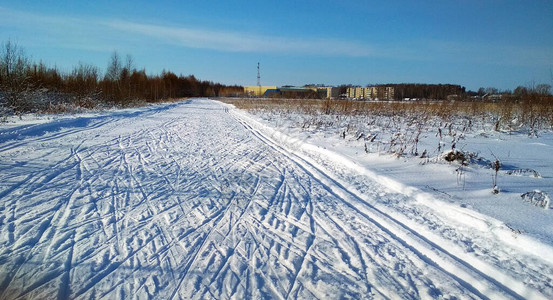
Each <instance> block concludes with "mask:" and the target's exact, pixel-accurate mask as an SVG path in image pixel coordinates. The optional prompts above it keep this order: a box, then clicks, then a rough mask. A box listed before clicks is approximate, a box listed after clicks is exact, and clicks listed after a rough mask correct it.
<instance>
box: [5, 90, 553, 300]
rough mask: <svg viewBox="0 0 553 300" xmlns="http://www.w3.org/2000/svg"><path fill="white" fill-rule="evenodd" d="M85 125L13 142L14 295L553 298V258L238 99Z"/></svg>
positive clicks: (8, 256)
mask: <svg viewBox="0 0 553 300" xmlns="http://www.w3.org/2000/svg"><path fill="white" fill-rule="evenodd" d="M79 120H80V119H79ZM82 123H83V121H82V120H80V121H78V123H77V125H76V126H71V123H70V122H66V123H63V124H64V126H65V125H66V126H67V128H65V127H60V128H57V129H56V131H54V132H52V133H50V132H43V134H42V135H38V136H37V135H29V137H23V138H19V139H17V140H5V141H4V142H3V143H2V144H0V169H1V170H2V172H1V173H0V179H1V180H0V299H49V298H56V297H57V298H58V299H74V298H83V299H90V298H93V299H94V298H108V299H127V298H157V299H204V298H214V299H220V298H233V299H244V298H247V299H252V298H255V299H259V298H277V299H290V298H291V299H295V298H309V299H311V298H321V299H328V298H332V299H334V298H357V299H359V298H363V299H371V298H377V299H419V298H444V299H449V298H461V299H473V298H477V299H478V298H483V299H486V298H488V299H496V298H507V299H509V298H513V299H523V298H536V299H537V298H544V299H545V298H548V297H552V296H553V280H552V275H551V274H553V267H552V266H551V265H548V264H546V263H545V262H542V261H539V260H537V259H535V260H532V259H531V258H527V257H523V256H521V255H518V253H516V252H513V251H512V249H510V248H508V247H505V246H502V245H498V244H496V243H495V242H493V241H488V240H487V239H486V237H485V236H483V235H478V233H474V232H471V231H470V230H469V229H467V228H462V227H460V226H457V225H455V224H453V225H452V224H448V223H447V222H445V221H444V220H442V219H440V218H439V217H437V216H435V215H433V214H431V213H429V212H426V211H422V210H421V208H420V207H418V206H409V205H408V203H412V202H413V201H409V200H410V199H407V196H405V195H400V194H397V193H394V192H392V191H389V190H387V189H386V187H384V186H382V185H380V184H378V183H376V182H374V181H371V180H370V179H369V178H361V179H360V177H359V176H353V175H351V174H349V173H347V172H341V171H340V170H339V169H336V170H335V173H333V172H329V171H327V170H329V169H332V167H331V166H330V165H329V164H328V163H326V162H325V161H324V160H321V159H319V160H317V159H316V158H309V157H306V156H304V155H302V154H299V153H296V152H295V151H292V150H290V149H288V148H286V146H285V145H282V144H279V143H277V142H275V141H274V140H272V139H271V137H270V136H268V135H267V134H265V133H263V132H262V131H261V130H259V129H257V128H256V127H255V126H254V125H252V122H251V121H250V120H248V119H247V118H244V117H243V114H241V113H240V114H239V113H236V112H235V111H234V109H233V108H230V107H229V106H227V105H223V104H220V103H218V102H215V101H211V100H206V99H194V100H191V101H187V102H185V103H181V104H177V105H175V104H172V105H165V106H160V108H159V109H155V108H154V109H151V108H150V109H147V110H144V111H143V112H142V113H141V112H140V111H139V112H135V113H131V114H124V113H117V114H113V115H112V116H111V117H109V116H102V117H98V118H97V119H94V118H91V119H89V120H86V122H84V123H85V124H88V125H90V126H87V127H83V126H82ZM352 176H353V177H355V178H353V177H352ZM345 182H352V185H351V186H349V185H347V184H345ZM383 199H385V200H383ZM383 201H389V202H393V205H390V206H383V205H382V204H381V203H382V202H383ZM395 208H397V210H394V209H395ZM428 228H430V229H428ZM419 229H425V230H419ZM426 229H428V230H426ZM430 231H432V233H426V232H430ZM437 237H439V238H437ZM441 238H444V239H445V238H451V241H449V244H448V243H444V242H443V240H442V239H441ZM451 247H453V249H457V248H462V249H464V250H463V251H457V250H455V251H453V250H451V249H452V248H451ZM455 247H457V248H455ZM505 257H508V258H510V259H509V260H508V261H505V259H504V258H505ZM528 262H531V264H528ZM490 272H491V273H490ZM543 274H549V275H543ZM498 275H499V276H498ZM518 277H522V278H530V279H531V280H527V281H531V282H518V283H516V284H512V283H513V281H516V280H514V279H513V278H518Z"/></svg>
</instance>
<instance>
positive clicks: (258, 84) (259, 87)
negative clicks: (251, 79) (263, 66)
mask: <svg viewBox="0 0 553 300" xmlns="http://www.w3.org/2000/svg"><path fill="white" fill-rule="evenodd" d="M257 89H258V96H261V75H260V74H259V62H257Z"/></svg>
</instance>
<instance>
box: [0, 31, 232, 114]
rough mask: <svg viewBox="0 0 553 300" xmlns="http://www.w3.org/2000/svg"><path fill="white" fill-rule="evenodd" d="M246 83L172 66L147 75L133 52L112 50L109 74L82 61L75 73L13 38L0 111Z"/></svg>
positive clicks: (154, 97)
mask: <svg viewBox="0 0 553 300" xmlns="http://www.w3.org/2000/svg"><path fill="white" fill-rule="evenodd" d="M242 92H243V88H242V87H241V86H227V85H224V84H220V83H214V82H212V81H206V80H200V79H197V78H196V77H194V75H188V76H183V75H176V74H175V73H173V72H171V71H165V70H164V71H162V72H161V74H156V75H151V74H147V72H146V70H145V69H137V68H136V67H135V62H134V59H133V57H132V56H131V55H126V56H125V57H122V56H121V55H120V54H119V53H118V52H113V53H112V54H111V57H110V59H109V62H108V65H107V68H106V71H105V74H102V72H101V70H100V68H98V67H97V66H94V65H91V64H85V63H79V64H78V65H77V66H75V67H73V69H72V70H71V71H70V72H62V71H60V70H58V68H57V67H51V66H47V65H45V64H44V63H43V62H42V61H39V62H38V63H37V62H35V61H32V60H31V59H30V58H29V57H28V56H27V55H26V54H25V51H24V49H23V48H21V47H20V46H18V45H17V44H16V43H14V42H12V41H8V42H5V43H3V44H2V47H1V49H0V115H4V116H5V115H9V114H14V113H16V114H18V113H26V112H49V111H55V112H58V111H60V110H61V111H63V110H69V109H71V108H94V107H98V106H102V105H104V106H113V105H117V106H129V105H133V104H136V103H137V102H158V101H161V100H168V99H175V98H183V97H219V96H233V95H237V94H241V93H242Z"/></svg>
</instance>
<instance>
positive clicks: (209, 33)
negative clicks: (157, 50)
mask: <svg viewBox="0 0 553 300" xmlns="http://www.w3.org/2000/svg"><path fill="white" fill-rule="evenodd" d="M0 26H2V27H3V26H5V27H6V28H9V29H10V31H13V29H14V28H15V29H17V30H28V31H32V33H33V34H32V35H31V36H32V37H33V39H34V43H43V44H45V43H50V44H52V43H54V44H56V45H57V46H58V47H64V48H71V49H82V50H91V51H108V52H109V51H112V50H113V49H125V48H127V49H128V48H131V49H132V48H133V47H134V46H135V45H136V44H143V43H144V41H148V42H149V41H156V42H158V43H163V44H170V45H176V46H180V47H186V48H196V49H209V50H216V51H222V52H237V53H240V52H241V53H264V54H283V55H286V54H295V55H309V56H313V55H314V56H328V57H352V58H373V59H378V58H383V59H392V60H401V61H429V62H430V61H436V62H438V61H439V62H457V63H477V64H496V65H514V66H544V65H545V66H548V65H551V64H552V63H553V62H552V59H551V53H553V48H551V47H525V46H521V45H496V44H493V42H489V43H466V42H459V41H455V40H451V41H444V40H412V41H402V42H400V43H381V44H374V43H369V42H368V41H367V40H363V38H362V37H360V39H359V40H343V39H337V38H313V37H311V38H310V37H306V38H296V37H283V36H267V35H256V34H250V33H245V32H236V31H227V30H213V29H210V30H208V29H199V28H190V27H182V26H180V27H179V26H163V25H156V24H146V23H139V22H129V21H122V20H115V19H99V18H87V17H84V18H83V17H79V18H77V17H66V16H53V15H44V14H34V13H28V12H22V11H17V10H12V9H6V8H3V7H0ZM6 38H17V37H16V36H15V37H14V36H12V37H6Z"/></svg>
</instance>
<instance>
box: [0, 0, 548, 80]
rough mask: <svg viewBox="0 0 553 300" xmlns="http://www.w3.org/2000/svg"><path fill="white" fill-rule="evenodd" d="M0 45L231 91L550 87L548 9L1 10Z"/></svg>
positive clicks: (47, 58)
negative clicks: (234, 87) (112, 62)
mask: <svg viewBox="0 0 553 300" xmlns="http://www.w3.org/2000/svg"><path fill="white" fill-rule="evenodd" d="M0 40H1V41H3V42H5V41H7V40H11V41H14V42H16V43H17V44H18V45H19V46H21V47H23V48H24V49H25V51H26V53H27V55H29V56H31V57H32V58H33V59H34V60H40V59H42V60H43V61H44V62H45V63H46V64H48V65H51V66H52V65H56V66H57V67H59V68H60V69H62V70H65V71H70V70H71V68H72V67H73V66H75V65H77V64H78V63H79V62H83V63H90V64H94V65H96V66H98V67H100V68H101V69H102V70H105V68H106V66H107V63H108V60H109V57H110V55H111V53H112V52H113V51H115V50H116V51H117V52H118V53H120V54H121V55H123V56H124V55H126V54H131V55H132V56H133V58H134V61H135V65H136V66H137V67H138V68H143V67H144V68H146V71H147V72H148V73H159V72H161V71H162V70H163V69H165V70H171V71H173V72H175V73H177V74H183V75H189V74H193V75H195V76H196V77H197V78H200V79H204V80H212V81H217V82H222V83H225V84H240V85H255V84H256V76H257V70H256V66H257V62H260V63H261V83H262V84H264V85H285V84H290V85H303V84H307V83H321V84H328V85H339V84H348V83H349V84H358V85H366V84H380V83H402V82H416V83H453V84H460V85H463V86H466V87H467V88H468V89H472V90H476V89H478V88H479V87H490V86H491V87H497V88H500V89H514V88H515V87H516V86H518V85H530V84H536V83H548V84H551V85H553V1H551V0H543V1H542V0H531V1H507V0H505V1H502V0H489V1H486V0H474V1H473V0H457V1H448V0H436V1H430V0H429V1H354V0H322V1H313V0H304V1H287V0H280V1H272V0H264V1H248V0H244V1H221V0H218V1H211V0H202V1H196V0H190V1H137V0H135V1H104V0H98V1H48V0H42V1H3V0H0Z"/></svg>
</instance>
